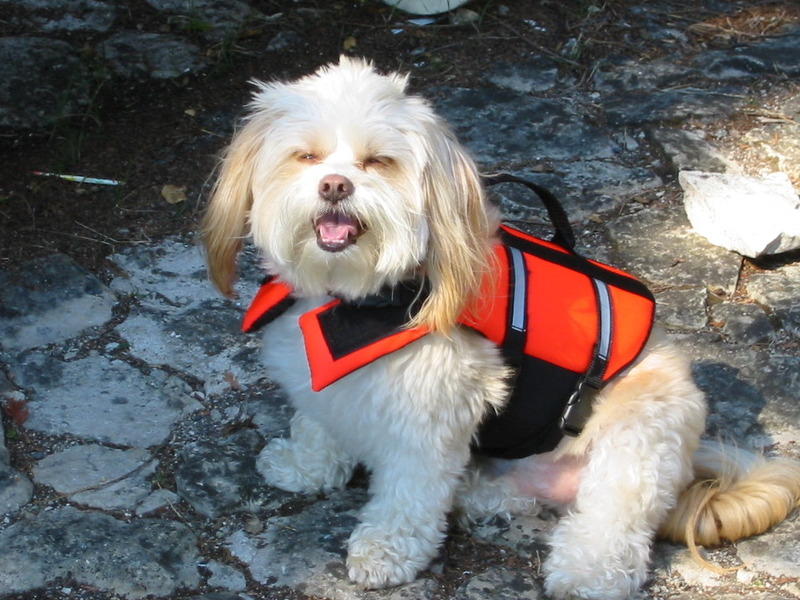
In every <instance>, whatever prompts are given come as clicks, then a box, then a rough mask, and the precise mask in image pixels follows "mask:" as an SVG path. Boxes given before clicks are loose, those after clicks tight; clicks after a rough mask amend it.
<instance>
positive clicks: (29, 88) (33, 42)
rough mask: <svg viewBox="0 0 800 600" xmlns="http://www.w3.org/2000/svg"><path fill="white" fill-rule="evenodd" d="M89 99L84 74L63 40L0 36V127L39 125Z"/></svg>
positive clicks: (71, 112) (76, 108)
mask: <svg viewBox="0 0 800 600" xmlns="http://www.w3.org/2000/svg"><path fill="white" fill-rule="evenodd" d="M89 100H90V91H89V72H88V69H87V68H86V66H85V65H84V64H83V63H82V62H81V60H80V57H79V55H78V53H77V52H76V51H75V50H74V49H73V48H72V46H70V45H69V44H68V43H66V42H63V41H60V40H52V39H48V38H44V37H34V36H31V37H5V38H0V127H10V128H14V129H39V128H41V127H46V126H48V125H51V124H52V123H54V122H55V121H57V120H58V119H60V118H65V117H67V116H68V115H73V114H77V113H78V112H79V111H80V109H81V107H82V106H86V105H87V104H88V103H89Z"/></svg>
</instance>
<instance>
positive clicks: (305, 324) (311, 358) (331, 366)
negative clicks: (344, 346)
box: [300, 300, 428, 392]
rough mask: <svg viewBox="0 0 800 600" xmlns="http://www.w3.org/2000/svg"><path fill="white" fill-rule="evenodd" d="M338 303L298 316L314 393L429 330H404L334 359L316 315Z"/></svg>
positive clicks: (419, 328) (330, 303) (336, 301)
mask: <svg viewBox="0 0 800 600" xmlns="http://www.w3.org/2000/svg"><path fill="white" fill-rule="evenodd" d="M340 302H341V300H333V301H331V302H329V303H327V304H324V305H322V306H320V307H318V308H316V309H314V310H312V311H309V312H307V313H305V314H303V315H302V316H301V317H300V329H301V330H302V331H303V338H304V339H305V343H306V355H307V356H308V364H309V367H310V368H311V389H313V390H314V391H315V392H319V391H320V390H322V389H324V388H326V387H327V386H329V385H330V384H332V383H333V382H335V381H338V380H339V379H341V378H342V377H344V376H345V375H348V374H350V373H352V372H353V371H355V370H356V369H359V368H360V367H363V366H364V365H366V364H369V363H371V362H372V361H374V360H376V359H378V358H380V357H382V356H385V355H386V354H389V353H391V352H394V351H395V350H399V349H400V348H402V347H404V346H407V345H408V344H410V343H411V342H413V341H415V340H418V339H419V338H421V337H422V336H424V335H427V334H428V329H427V328H425V327H415V328H413V329H404V330H403V331H400V332H399V333H395V334H393V335H390V336H388V337H385V338H383V339H381V340H379V341H378V342H375V343H373V344H370V345H369V346H365V347H363V348H360V349H359V350H356V351H355V352H351V353H350V354H347V355H345V356H343V357H341V358H340V359H338V360H337V359H335V358H334V357H333V356H331V352H330V349H329V348H328V343H327V341H326V339H325V333H324V331H323V330H322V328H321V327H320V321H319V318H318V315H319V314H320V313H322V312H324V311H326V310H328V309H330V308H333V307H334V306H336V305H337V304H339V303H340Z"/></svg>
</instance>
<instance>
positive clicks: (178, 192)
mask: <svg viewBox="0 0 800 600" xmlns="http://www.w3.org/2000/svg"><path fill="white" fill-rule="evenodd" d="M161 195H162V196H163V197H164V200H166V201H167V202H169V203H170V204H178V203H179V202H183V201H185V200H186V188H183V187H178V186H177V185H169V184H167V185H165V186H164V187H162V188H161Z"/></svg>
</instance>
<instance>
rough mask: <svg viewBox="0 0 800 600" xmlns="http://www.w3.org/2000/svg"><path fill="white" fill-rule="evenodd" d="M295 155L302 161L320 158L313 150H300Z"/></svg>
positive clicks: (313, 160) (315, 160)
mask: <svg viewBox="0 0 800 600" xmlns="http://www.w3.org/2000/svg"><path fill="white" fill-rule="evenodd" d="M295 156H296V157H297V160H299V161H300V162H317V161H318V160H319V157H318V156H317V155H316V154H312V153H311V152H298V153H297V154H295Z"/></svg>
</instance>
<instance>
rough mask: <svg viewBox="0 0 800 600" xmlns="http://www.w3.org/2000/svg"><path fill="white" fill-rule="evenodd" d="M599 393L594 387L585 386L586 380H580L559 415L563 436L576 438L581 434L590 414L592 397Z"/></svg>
mask: <svg viewBox="0 0 800 600" xmlns="http://www.w3.org/2000/svg"><path fill="white" fill-rule="evenodd" d="M599 391H600V390H598V389H597V388H595V387H592V386H587V385H586V380H585V379H581V381H580V382H579V383H578V386H577V387H576V388H575V391H574V392H572V395H571V396H570V397H569V400H567V405H566V406H565V407H564V412H562V413H561V431H563V432H564V434H565V435H568V436H570V437H577V436H579V435H580V434H581V432H582V431H583V428H584V427H585V426H586V422H587V421H588V420H589V417H590V416H591V414H592V404H593V403H594V397H595V396H596V395H597V392H599Z"/></svg>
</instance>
